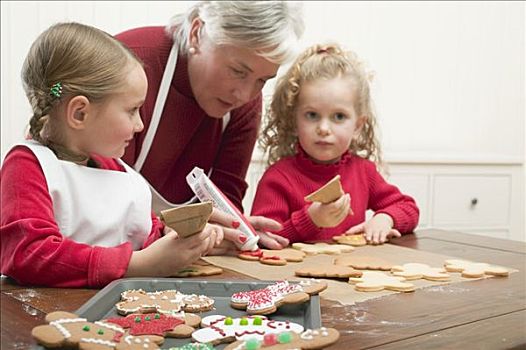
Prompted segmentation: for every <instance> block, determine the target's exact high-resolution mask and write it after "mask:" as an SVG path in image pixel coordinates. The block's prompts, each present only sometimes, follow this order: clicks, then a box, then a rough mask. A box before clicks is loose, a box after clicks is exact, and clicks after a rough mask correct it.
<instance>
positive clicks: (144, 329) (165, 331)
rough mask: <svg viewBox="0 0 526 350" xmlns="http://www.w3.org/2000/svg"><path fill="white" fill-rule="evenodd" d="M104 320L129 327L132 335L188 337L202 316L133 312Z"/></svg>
mask: <svg viewBox="0 0 526 350" xmlns="http://www.w3.org/2000/svg"><path fill="white" fill-rule="evenodd" d="M104 322H109V323H114V324H117V325H119V326H121V327H122V328H125V329H128V328H129V333H130V334H131V335H136V336H138V335H159V336H162V337H172V338H188V337H190V336H191V335H192V332H193V331H194V330H195V327H198V326H199V324H200V323H201V317H199V316H197V315H194V314H190V313H184V312H182V313H181V315H179V316H173V315H165V314H158V313H155V314H131V315H128V316H126V317H115V318H109V319H107V320H105V321H104Z"/></svg>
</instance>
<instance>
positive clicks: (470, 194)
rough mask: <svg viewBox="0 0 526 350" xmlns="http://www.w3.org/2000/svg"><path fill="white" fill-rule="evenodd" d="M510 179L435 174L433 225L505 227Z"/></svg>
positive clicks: (504, 177) (488, 176)
mask: <svg viewBox="0 0 526 350" xmlns="http://www.w3.org/2000/svg"><path fill="white" fill-rule="evenodd" d="M510 188H511V179H510V177H509V176H507V175H436V176H435V181H434V190H433V194H434V200H433V224H434V226H437V227H440V226H450V227H451V226H457V227H487V228H491V227H507V226H508V225H509V217H510V200H511V197H510V195H511V193H510Z"/></svg>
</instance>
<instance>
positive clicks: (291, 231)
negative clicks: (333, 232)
mask: <svg viewBox="0 0 526 350" xmlns="http://www.w3.org/2000/svg"><path fill="white" fill-rule="evenodd" d="M292 191H294V186H291V185H290V184H289V182H288V181H287V178H286V177H285V176H284V175H283V174H282V173H281V172H280V171H278V170H276V169H275V168H269V169H268V170H267V171H266V172H265V174H263V177H262V178H261V180H260V181H259V183H258V188H257V190H256V195H255V197H254V203H253V204H252V215H258V216H265V217H267V218H270V219H274V220H276V221H278V222H279V223H281V224H282V225H283V229H282V230H280V231H276V232H274V233H276V234H278V235H280V236H283V237H285V238H287V239H288V240H289V241H290V242H291V243H295V242H303V241H309V240H314V239H316V237H317V236H318V234H319V233H320V232H321V230H322V229H321V228H319V227H317V226H316V225H315V224H314V222H312V219H311V218H310V216H309V214H308V212H307V208H308V207H309V205H310V204H306V205H305V206H303V207H302V208H300V209H298V210H295V211H293V210H292V208H293V206H292V205H291V203H289V198H294V196H296V197H298V196H299V198H303V196H301V195H300V194H294V193H291V192H292ZM287 195H288V196H289V197H287Z"/></svg>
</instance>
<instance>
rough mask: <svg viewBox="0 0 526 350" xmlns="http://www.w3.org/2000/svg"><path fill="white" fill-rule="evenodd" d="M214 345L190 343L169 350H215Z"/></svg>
mask: <svg viewBox="0 0 526 350" xmlns="http://www.w3.org/2000/svg"><path fill="white" fill-rule="evenodd" d="M214 349H215V348H214V346H213V345H212V344H202V343H188V344H184V345H183V346H176V347H174V348H168V349H167V350H214Z"/></svg>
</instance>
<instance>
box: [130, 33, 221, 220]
mask: <svg viewBox="0 0 526 350" xmlns="http://www.w3.org/2000/svg"><path fill="white" fill-rule="evenodd" d="M177 55H178V47H177V44H176V43H174V44H173V45H172V50H171V51H170V55H169V56H168V61H167V62H166V68H165V70H164V73H163V78H162V80H161V85H160V86H159V93H158V94H157V99H156V100H155V105H154V107H153V113H152V120H151V121H150V125H149V127H148V130H147V131H146V134H145V136H144V141H143V143H142V148H141V152H140V153H139V156H138V157H137V160H136V161H135V164H134V165H133V168H134V169H135V170H136V171H138V172H140V171H141V169H142V166H143V165H144V162H145V160H146V157H147V156H148V152H149V151H150V148H151V147H152V143H153V138H154V136H155V133H156V132H157V127H158V126H159V122H160V121H161V114H162V113H163V109H164V104H165V102H166V97H167V96H168V90H169V89H170V84H171V83H172V78H173V75H174V72H175V65H176V64H177ZM222 120H223V126H222V132H224V131H225V129H226V127H227V125H228V122H229V121H230V113H227V114H225V115H224V116H223V119H222ZM212 170H213V168H211V169H210V171H209V172H208V177H210V176H211V175H212ZM158 171H162V169H158ZM149 185H150V190H151V192H152V209H153V210H154V211H155V212H156V213H157V214H159V213H160V212H161V210H164V209H169V208H175V207H178V206H181V205H186V204H190V203H194V202H197V201H198V199H197V196H194V197H192V198H190V200H188V201H186V202H184V203H179V204H177V203H171V202H169V201H167V200H166V199H165V198H164V197H163V196H162V195H161V194H160V193H159V192H157V190H156V189H155V188H154V187H153V186H152V185H151V184H149ZM177 186H186V184H184V183H182V184H177Z"/></svg>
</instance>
